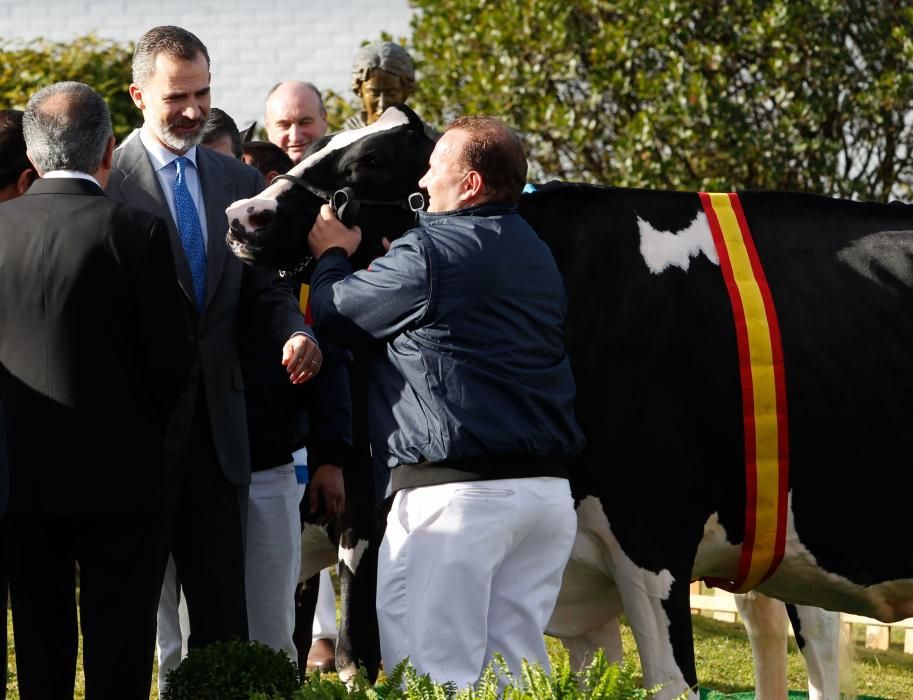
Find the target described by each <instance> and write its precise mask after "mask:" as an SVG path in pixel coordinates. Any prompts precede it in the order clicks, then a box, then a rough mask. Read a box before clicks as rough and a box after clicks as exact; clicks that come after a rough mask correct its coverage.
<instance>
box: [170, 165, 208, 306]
mask: <svg viewBox="0 0 913 700" xmlns="http://www.w3.org/2000/svg"><path fill="white" fill-rule="evenodd" d="M174 167H175V168H177V175H176V177H175V178H174V210H175V212H176V213H177V217H178V231H180V233H181V243H182V244H183V245H184V254H185V255H186V256H187V262H188V263H189V264H190V275H191V276H192V277H193V291H194V293H195V294H196V297H197V308H198V309H200V310H202V309H203V302H204V301H205V300H206V246H205V245H204V244H203V229H202V227H201V226H200V216H199V214H198V213H197V208H196V206H195V205H194V203H193V198H192V197H191V196H190V190H188V189H187V179H186V172H187V159H186V158H184V157H183V156H181V157H178V158H175V159H174Z"/></svg>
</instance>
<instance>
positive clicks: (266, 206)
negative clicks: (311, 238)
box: [225, 107, 409, 232]
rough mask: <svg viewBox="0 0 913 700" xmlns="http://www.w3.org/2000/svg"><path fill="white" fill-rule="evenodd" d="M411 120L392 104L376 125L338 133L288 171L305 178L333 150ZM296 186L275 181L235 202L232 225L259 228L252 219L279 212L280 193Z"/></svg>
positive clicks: (231, 210)
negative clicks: (235, 223)
mask: <svg viewBox="0 0 913 700" xmlns="http://www.w3.org/2000/svg"><path fill="white" fill-rule="evenodd" d="M408 123H409V117H408V116H406V114H405V113H404V112H402V111H401V110H398V109H396V107H391V108H390V109H388V110H386V111H385V112H384V113H383V114H381V115H380V118H379V119H378V120H377V121H376V122H374V123H373V124H369V125H368V126H363V127H361V128H360V129H351V130H349V131H340V132H339V133H338V134H336V135H334V136H332V137H331V138H330V140H329V141H328V142H327V144H326V145H325V146H324V147H323V148H321V149H320V150H319V151H317V152H316V153H312V154H311V155H309V156H308V157H307V158H305V159H304V160H303V161H301V162H300V163H298V165H296V166H295V167H294V168H292V169H291V170H289V171H288V174H289V175H293V176H295V177H301V176H302V174H303V173H304V171H305V170H307V169H308V168H310V167H311V166H313V165H315V164H316V163H319V162H320V161H321V160H323V159H324V158H326V157H327V156H328V155H329V154H330V153H332V152H333V151H338V150H340V149H342V148H345V147H346V146H351V145H352V144H353V143H355V142H356V141H358V140H359V139H363V138H365V137H366V136H371V135H372V134H379V133H381V132H383V131H388V130H390V129H394V128H396V127H398V126H405V125H407V124H408ZM292 187H295V184H294V183H293V182H291V181H289V180H275V181H274V182H273V183H272V184H271V185H270V186H269V187H267V188H266V189H265V190H263V191H262V192H261V193H260V194H258V195H257V196H256V197H252V198H250V199H242V200H240V201H237V202H234V203H233V204H231V205H230V206H229V207H228V208H227V209H226V210H225V214H226V216H227V217H228V222H229V224H230V223H231V222H232V221H234V220H237V221H239V222H240V223H241V224H242V225H243V226H244V228H245V230H247V231H248V232H251V231H255V230H256V229H257V228H258V227H256V226H254V225H253V224H252V223H251V218H252V217H256V216H259V215H262V214H263V212H275V211H276V209H277V208H278V204H277V200H278V199H279V197H280V195H281V194H282V193H283V192H285V191H286V190H289V189H291V188H292Z"/></svg>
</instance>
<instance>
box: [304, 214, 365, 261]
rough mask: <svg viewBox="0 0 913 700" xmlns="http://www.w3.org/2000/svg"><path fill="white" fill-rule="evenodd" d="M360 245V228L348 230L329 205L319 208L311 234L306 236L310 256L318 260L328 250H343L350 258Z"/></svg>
mask: <svg viewBox="0 0 913 700" xmlns="http://www.w3.org/2000/svg"><path fill="white" fill-rule="evenodd" d="M359 243H361V228H359V227H358V226H355V227H353V228H349V227H348V226H345V225H344V224H343V223H342V222H341V221H340V220H339V219H337V218H336V214H335V212H334V211H333V209H332V208H331V207H330V205H329V204H324V205H323V206H322V207H320V214H318V215H317V220H316V221H315V222H314V226H313V228H312V229H311V232H310V233H309V234H308V245H309V246H310V248H311V255H313V256H314V257H315V258H317V259H319V258H320V256H321V255H323V254H324V253H325V252H327V251H328V250H329V249H330V248H344V249H345V251H346V253H348V254H349V255H350V256H351V255H352V253H354V252H355V249H356V248H358V244H359Z"/></svg>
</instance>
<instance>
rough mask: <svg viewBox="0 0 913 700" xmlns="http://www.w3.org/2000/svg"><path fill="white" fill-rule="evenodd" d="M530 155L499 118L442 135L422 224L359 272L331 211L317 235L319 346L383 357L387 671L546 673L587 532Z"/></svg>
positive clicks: (381, 579) (559, 316)
mask: <svg viewBox="0 0 913 700" xmlns="http://www.w3.org/2000/svg"><path fill="white" fill-rule="evenodd" d="M525 180H526V158H525V154H524V152H523V147H522V145H521V144H520V141H519V139H518V138H517V136H516V135H515V134H514V133H513V132H512V131H510V130H509V129H508V128H507V127H506V126H505V125H504V124H503V123H501V122H500V121H498V120H496V119H493V118H490V117H463V118H461V119H458V120H457V121H455V122H454V123H453V124H451V125H450V127H448V129H447V131H446V132H445V133H444V135H443V136H442V137H441V139H440V140H439V141H438V143H437V145H436V147H435V149H434V152H433V153H432V155H431V159H430V168H429V170H428V172H427V173H426V174H425V176H424V177H423V178H422V180H421V182H420V183H419V184H420V185H421V186H422V187H423V188H425V189H427V190H428V194H429V197H430V203H429V209H428V212H427V213H423V214H421V215H420V219H419V226H418V227H416V228H415V229H413V230H411V231H409V232H408V233H407V234H406V235H405V236H404V237H403V238H401V239H399V240H398V241H396V242H395V243H394V244H393V245H392V246H391V248H390V250H389V252H388V253H387V254H386V255H384V256H383V257H381V258H378V259H377V260H375V261H374V262H373V263H372V264H371V266H370V268H369V269H368V270H363V271H359V272H356V273H351V267H350V265H349V262H348V256H349V255H351V254H352V253H353V252H354V250H355V248H356V247H357V245H358V243H359V241H360V237H361V233H360V231H359V230H358V229H357V228H355V229H348V228H346V227H344V226H343V225H342V224H341V223H340V222H339V221H338V220H337V219H336V218H335V216H334V215H333V213H332V211H331V210H330V209H329V208H328V207H324V209H323V211H322V212H321V216H320V217H318V220H317V222H316V224H315V226H314V228H313V230H312V231H311V233H310V239H309V241H310V245H311V251H312V252H313V254H314V255H315V257H317V258H318V263H317V267H316V269H315V271H314V274H313V277H312V280H311V283H312V287H311V308H312V311H313V313H314V317H315V319H316V323H317V328H318V329H319V331H318V332H322V333H324V334H325V335H326V336H327V337H328V338H330V339H335V340H336V341H338V342H340V343H342V344H350V345H352V344H375V345H376V346H377V349H378V352H377V353H376V355H375V360H374V361H373V364H372V367H371V373H370V376H371V387H370V398H369V401H370V410H371V414H370V416H371V443H372V449H373V453H374V457H375V459H376V460H377V461H378V464H379V465H380V466H381V467H382V468H383V469H385V470H388V474H389V480H388V482H387V489H386V493H387V494H388V495H392V494H395V497H394V499H393V503H392V507H391V510H390V514H389V517H388V520H387V531H386V534H385V536H384V541H383V544H382V546H381V551H380V561H379V564H378V594H377V612H378V621H379V624H380V636H381V651H382V654H383V658H384V663H385V665H386V666H387V668H392V667H393V665H394V664H396V663H398V662H399V661H400V660H402V659H404V658H405V657H407V656H408V657H409V658H410V660H411V662H412V663H413V664H414V665H415V666H416V668H417V669H418V670H419V672H421V673H428V674H430V675H431V676H432V678H434V679H435V680H438V681H453V682H455V683H456V684H457V685H458V686H459V687H463V686H465V685H468V684H470V683H474V682H475V681H477V680H478V678H479V677H480V675H481V673H482V671H483V669H484V668H485V665H486V664H487V663H488V662H489V661H490V660H491V658H492V655H493V654H494V653H501V654H502V655H503V656H504V658H505V660H506V662H507V664H508V666H509V668H510V670H511V672H512V673H514V674H515V675H516V674H518V673H519V671H520V663H521V660H522V659H527V660H529V661H531V662H539V663H541V664H543V665H545V666H547V664H548V657H547V655H546V651H545V646H544V644H543V640H542V633H543V631H544V629H545V626H546V624H547V622H548V619H549V617H550V615H551V613H552V610H553V608H554V605H555V601H556V598H557V595H558V589H559V586H560V583H561V574H562V571H563V569H564V565H565V564H566V562H567V559H568V557H569V555H570V551H571V546H572V544H573V539H574V533H575V529H576V517H575V515H574V510H573V502H572V499H571V495H570V489H569V486H568V482H567V479H566V476H567V468H566V467H567V461H568V458H569V457H570V456H572V455H573V454H575V453H576V452H577V451H579V450H580V449H581V447H582V444H583V437H582V434H581V431H580V428H579V426H578V425H577V422H576V420H575V418H574V406H573V402H574V381H573V377H572V375H571V369H570V363H569V361H568V358H567V355H566V353H565V349H564V337H563V336H564V320H565V313H566V305H567V303H566V295H565V292H564V285H563V282H562V280H561V277H560V275H559V272H558V269H557V267H556V265H555V261H554V259H553V258H552V256H551V253H550V252H549V250H548V248H547V247H546V245H545V244H544V243H542V241H540V240H539V238H538V237H537V236H536V234H535V232H534V231H533V230H532V229H531V228H530V226H529V225H528V224H527V223H526V222H525V221H524V220H523V219H522V218H521V217H520V216H519V215H518V214H517V211H516V203H517V201H518V199H519V197H520V192H521V190H522V188H523V184H524V182H525Z"/></svg>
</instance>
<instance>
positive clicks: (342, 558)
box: [339, 540, 368, 574]
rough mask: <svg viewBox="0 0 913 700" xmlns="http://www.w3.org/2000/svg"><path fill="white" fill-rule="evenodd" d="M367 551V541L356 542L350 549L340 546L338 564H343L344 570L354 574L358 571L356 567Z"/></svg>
mask: <svg viewBox="0 0 913 700" xmlns="http://www.w3.org/2000/svg"><path fill="white" fill-rule="evenodd" d="M367 549H368V541H367V540H358V542H356V543H355V546H354V547H352V548H349V547H343V546H340V547H339V563H340V564H345V565H346V568H347V569H348V570H349V571H351V572H352V573H353V574H354V573H355V572H356V571H357V570H358V565H359V563H361V558H362V557H363V556H364V553H365V550H367Z"/></svg>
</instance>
